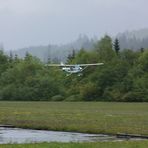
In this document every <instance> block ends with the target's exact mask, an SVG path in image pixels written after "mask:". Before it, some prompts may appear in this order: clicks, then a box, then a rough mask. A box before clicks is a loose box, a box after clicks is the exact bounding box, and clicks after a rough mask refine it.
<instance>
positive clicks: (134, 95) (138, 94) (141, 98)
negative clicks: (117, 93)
mask: <svg viewBox="0 0 148 148" xmlns="http://www.w3.org/2000/svg"><path fill="white" fill-rule="evenodd" d="M122 101H127V102H148V93H147V92H142V91H132V92H128V93H126V94H125V95H124V96H123V97H122Z"/></svg>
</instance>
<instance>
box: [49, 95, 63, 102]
mask: <svg viewBox="0 0 148 148" xmlns="http://www.w3.org/2000/svg"><path fill="white" fill-rule="evenodd" d="M62 100H64V97H63V96H62V95H56V96H53V97H52V98H51V101H62Z"/></svg>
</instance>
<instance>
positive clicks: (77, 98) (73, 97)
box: [65, 95, 82, 101]
mask: <svg viewBox="0 0 148 148" xmlns="http://www.w3.org/2000/svg"><path fill="white" fill-rule="evenodd" d="M65 101H82V99H81V97H80V95H71V96H69V97H67V98H66V99H65Z"/></svg>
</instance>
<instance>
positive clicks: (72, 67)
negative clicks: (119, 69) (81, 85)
mask: <svg viewBox="0 0 148 148" xmlns="http://www.w3.org/2000/svg"><path fill="white" fill-rule="evenodd" d="M103 64H104V63H93V64H64V63H62V62H61V64H46V66H50V67H62V70H63V71H65V72H67V73H68V74H67V76H70V75H72V74H78V76H81V75H82V71H83V70H85V69H86V68H87V67H89V66H100V65H103Z"/></svg>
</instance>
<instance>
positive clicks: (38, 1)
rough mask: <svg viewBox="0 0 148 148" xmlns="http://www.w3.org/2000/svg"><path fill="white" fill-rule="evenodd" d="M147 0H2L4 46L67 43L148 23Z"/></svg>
mask: <svg viewBox="0 0 148 148" xmlns="http://www.w3.org/2000/svg"><path fill="white" fill-rule="evenodd" d="M147 7H148V0H0V42H2V43H3V44H4V48H5V49H17V48H22V47H28V46H30V45H47V44H55V43H57V44H60V43H68V42H71V41H73V40H75V39H76V38H77V37H78V36H79V34H86V35H88V36H89V37H93V36H94V35H96V36H97V37H100V36H102V35H104V34H106V33H108V34H109V35H115V34H117V33H118V32H123V31H126V30H135V29H140V28H147V27H148V19H147V18H148V8H147Z"/></svg>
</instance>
